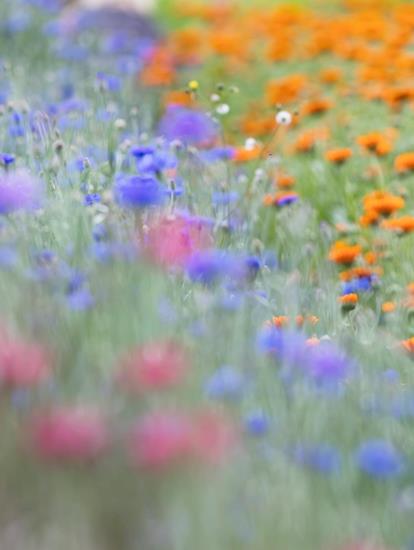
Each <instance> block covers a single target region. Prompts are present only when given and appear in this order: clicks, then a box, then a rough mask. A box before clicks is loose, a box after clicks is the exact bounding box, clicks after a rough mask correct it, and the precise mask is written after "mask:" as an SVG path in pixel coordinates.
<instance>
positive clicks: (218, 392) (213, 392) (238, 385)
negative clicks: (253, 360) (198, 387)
mask: <svg viewBox="0 0 414 550" xmlns="http://www.w3.org/2000/svg"><path fill="white" fill-rule="evenodd" d="M245 386H246V379H245V377H244V376H243V375H242V374H241V373H240V372H239V371H238V370H237V369H236V368H234V367H231V366H228V365H225V366H223V367H220V368H219V369H217V370H216V371H215V372H214V374H213V375H212V376H211V377H210V378H209V379H208V381H207V383H206V385H205V392H206V394H207V396H208V397H210V398H213V399H237V398H238V397H240V396H241V394H242V393H243V391H244V389H245Z"/></svg>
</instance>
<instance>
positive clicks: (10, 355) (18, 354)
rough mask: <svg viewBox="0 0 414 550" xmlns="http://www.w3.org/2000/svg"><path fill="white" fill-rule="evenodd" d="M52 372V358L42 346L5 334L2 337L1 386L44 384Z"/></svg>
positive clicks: (14, 386)
mask: <svg viewBox="0 0 414 550" xmlns="http://www.w3.org/2000/svg"><path fill="white" fill-rule="evenodd" d="M50 371H51V365H50V357H49V354H48V352H47V351H46V350H45V348H44V347H43V346H42V345H40V344H38V343H35V342H26V341H25V340H21V339H20V338H15V337H12V336H10V335H8V334H7V333H5V332H4V333H2V334H1V335H0V386H5V387H8V388H21V387H30V386H34V385H37V384H39V383H41V382H43V381H44V380H45V379H46V378H47V377H48V375H49V374H50Z"/></svg>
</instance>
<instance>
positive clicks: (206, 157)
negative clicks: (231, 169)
mask: <svg viewBox="0 0 414 550" xmlns="http://www.w3.org/2000/svg"><path fill="white" fill-rule="evenodd" d="M233 155H234V148H233V147H213V148H212V149H209V150H208V151H202V152H201V153H200V154H199V157H200V159H201V160H202V161H203V162H205V163H206V164H211V163H214V162H218V161H225V160H230V159H232V158H233Z"/></svg>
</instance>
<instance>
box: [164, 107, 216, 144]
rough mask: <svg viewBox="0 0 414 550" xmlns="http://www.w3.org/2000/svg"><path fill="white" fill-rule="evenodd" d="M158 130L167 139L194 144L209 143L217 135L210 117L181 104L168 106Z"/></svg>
mask: <svg viewBox="0 0 414 550" xmlns="http://www.w3.org/2000/svg"><path fill="white" fill-rule="evenodd" d="M158 132H159V134H160V135H161V136H163V137H165V138H166V139H167V140H168V141H173V140H179V141H182V142H183V143H185V144H186V145H196V146H203V145H208V144H211V143H212V142H213V141H214V140H215V139H216V137H217V127H216V124H215V123H214V122H213V120H212V119H211V118H210V117H208V116H207V115H206V114H205V113H203V112H201V111H196V110H194V109H187V108H185V107H181V106H170V107H168V109H167V112H166V113H165V115H164V117H163V118H162V119H161V122H160V125H159V129H158Z"/></svg>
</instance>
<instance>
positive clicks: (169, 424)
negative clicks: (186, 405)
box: [129, 412, 192, 470]
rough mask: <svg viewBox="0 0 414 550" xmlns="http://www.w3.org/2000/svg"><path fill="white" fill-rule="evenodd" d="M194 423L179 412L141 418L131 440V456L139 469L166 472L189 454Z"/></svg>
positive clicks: (155, 414) (132, 432)
mask: <svg viewBox="0 0 414 550" xmlns="http://www.w3.org/2000/svg"><path fill="white" fill-rule="evenodd" d="M191 435H192V430H191V421H190V419H189V418H187V417H186V416H184V415H181V414H177V413H172V414H171V413H165V412H162V413H152V414H148V415H147V416H144V417H143V418H140V419H139V420H138V421H137V423H136V425H135V426H134V427H133V429H132V431H131V434H130V437H129V454H130V457H131V459H132V462H133V463H134V464H136V465H137V466H143V467H145V468H149V469H155V470H159V469H164V468H166V467H168V466H170V465H171V463H176V462H179V461H181V460H183V459H185V458H186V457H188V456H189V454H190V449H191Z"/></svg>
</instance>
